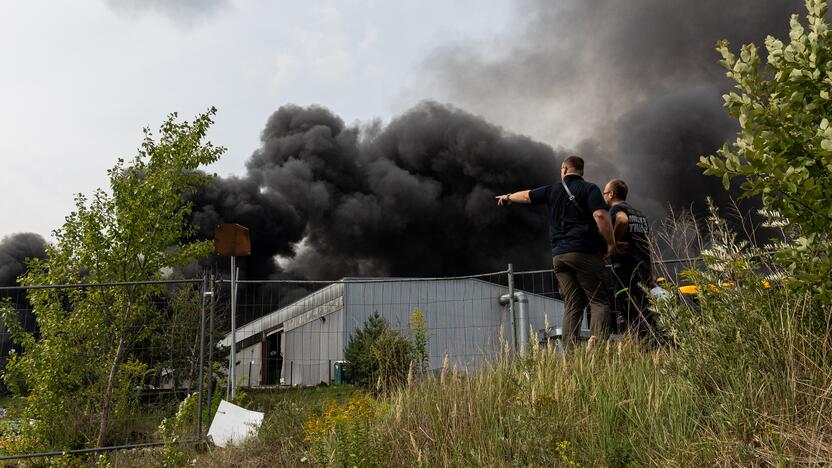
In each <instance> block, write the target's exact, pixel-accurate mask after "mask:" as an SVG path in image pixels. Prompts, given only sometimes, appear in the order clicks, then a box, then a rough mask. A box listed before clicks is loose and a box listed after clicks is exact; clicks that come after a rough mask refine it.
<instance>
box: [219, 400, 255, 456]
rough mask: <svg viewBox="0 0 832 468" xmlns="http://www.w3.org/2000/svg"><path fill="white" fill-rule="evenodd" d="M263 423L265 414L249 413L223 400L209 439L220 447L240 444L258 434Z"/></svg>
mask: <svg viewBox="0 0 832 468" xmlns="http://www.w3.org/2000/svg"><path fill="white" fill-rule="evenodd" d="M262 423H263V413H258V412H257V411H249V410H247V409H245V408H241V407H239V406H237V405H234V404H232V403H229V402H227V401H225V400H222V401H221V402H220V406H219V408H217V414H216V415H214V420H213V421H211V428H210V429H208V437H210V438H211V440H212V441H213V442H214V445H216V446H218V447H226V446H228V445H234V444H238V443H240V442H242V441H243V440H245V439H246V438H248V437H249V436H252V435H254V434H256V433H257V430H258V429H260V424H262Z"/></svg>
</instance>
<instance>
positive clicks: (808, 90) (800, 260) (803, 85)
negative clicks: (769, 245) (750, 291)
mask: <svg viewBox="0 0 832 468" xmlns="http://www.w3.org/2000/svg"><path fill="white" fill-rule="evenodd" d="M827 8H828V6H827V2H826V1H825V0H806V9H807V10H808V15H807V16H806V20H807V23H808V26H809V29H808V30H807V29H806V28H805V27H804V26H803V25H802V24H801V23H800V21H799V18H798V16H797V15H793V16H792V17H791V21H790V25H791V31H790V33H789V42H788V43H787V44H784V43H783V42H782V41H780V40H778V39H775V38H774V37H771V36H768V37H767V38H766V40H765V46H766V49H767V51H768V57H767V60H766V63H765V66H763V65H762V63H761V59H760V56H759V55H758V53H757V48H756V46H754V44H748V45H744V46H742V48H741V50H740V57H739V58H736V57H735V56H734V54H733V53H731V51H730V50H729V47H728V42H727V41H720V42H719V43H718V44H717V50H718V51H719V52H720V53H721V54H722V58H723V60H722V61H720V63H721V64H722V65H723V66H724V67H725V68H726V69H727V76H728V77H729V78H731V79H733V80H734V81H735V82H736V86H735V88H736V90H737V91H736V92H730V93H729V94H726V95H725V96H723V99H724V100H725V107H726V109H728V112H729V113H730V114H731V115H732V116H733V117H735V118H736V119H737V120H738V122H739V126H740V130H739V133H738V135H737V138H736V140H735V141H734V142H732V143H726V144H725V145H724V146H723V147H722V149H721V150H719V151H718V152H717V154H716V155H711V156H707V157H706V156H703V157H701V158H700V163H699V164H700V166H701V167H702V168H704V169H705V174H708V175H715V176H719V177H722V180H723V184H724V185H725V188H726V189H727V188H728V187H729V185H730V181H731V179H733V178H740V179H741V180H742V184H741V186H740V188H741V190H742V193H743V196H744V197H751V196H760V197H761V199H762V202H763V206H764V208H765V210H764V213H767V214H768V215H769V216H770V217H771V218H772V221H777V222H780V221H785V222H786V223H787V227H786V229H785V230H784V234H786V236H785V237H786V242H785V243H781V244H778V245H777V246H776V247H777V251H778V256H779V260H780V263H781V264H783V265H784V266H785V269H786V271H787V272H788V273H789V275H788V276H789V280H790V281H791V283H792V286H796V287H798V288H800V289H804V290H808V291H810V292H811V293H812V294H813V295H814V296H815V297H816V298H817V299H819V300H820V301H821V302H822V303H826V304H829V303H832V259H830V252H829V241H830V237H829V236H830V234H829V233H830V229H832V191H830V189H829V188H830V187H832V125H830V123H829V116H830V114H832V96H831V95H832V32H830V30H829V20H828V19H827V17H826V12H827Z"/></svg>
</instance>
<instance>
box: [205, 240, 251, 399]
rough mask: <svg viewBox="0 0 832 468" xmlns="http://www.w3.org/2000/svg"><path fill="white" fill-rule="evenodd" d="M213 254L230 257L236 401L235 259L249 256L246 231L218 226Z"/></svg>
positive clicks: (234, 396)
mask: <svg viewBox="0 0 832 468" xmlns="http://www.w3.org/2000/svg"><path fill="white" fill-rule="evenodd" d="M214 253H215V254H216V255H219V256H221V257H231V362H230V363H229V366H228V374H229V377H228V378H229V383H230V385H231V401H235V400H236V399H237V374H236V371H237V280H238V275H239V271H237V270H238V268H237V257H246V256H249V255H251V237H250V236H249V232H248V229H247V228H245V227H243V226H240V225H239V224H218V225H217V227H216V229H215V230H214Z"/></svg>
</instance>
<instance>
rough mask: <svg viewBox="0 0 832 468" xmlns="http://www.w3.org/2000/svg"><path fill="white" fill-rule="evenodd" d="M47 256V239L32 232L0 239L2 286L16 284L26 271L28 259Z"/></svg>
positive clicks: (0, 279) (0, 282)
mask: <svg viewBox="0 0 832 468" xmlns="http://www.w3.org/2000/svg"><path fill="white" fill-rule="evenodd" d="M28 258H40V259H43V258H46V241H45V240H43V237H41V236H39V235H38V234H34V233H31V232H27V233H19V234H12V235H10V236H7V237H4V238H3V240H2V241H0V286H16V285H17V284H18V282H17V278H18V277H19V276H21V275H22V274H23V273H25V272H26V263H25V262H26V259H28Z"/></svg>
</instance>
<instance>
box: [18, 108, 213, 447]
mask: <svg viewBox="0 0 832 468" xmlns="http://www.w3.org/2000/svg"><path fill="white" fill-rule="evenodd" d="M215 113H216V109H214V108H211V109H210V110H209V111H208V112H206V113H204V114H202V115H199V116H198V117H197V118H196V119H195V120H194V122H193V123H189V122H177V121H176V117H177V116H176V114H172V115H170V116H169V117H168V118H167V120H166V121H165V122H164V123H163V124H162V127H161V131H160V135H159V139H158V141H157V140H154V138H153V135H152V133H151V132H150V130H149V129H145V130H144V134H145V138H144V141H143V142H142V144H141V147H140V148H139V151H138V155H137V156H136V157H135V158H134V159H133V160H132V161H131V162H130V164H125V162H124V160H121V159H119V160H118V163H117V164H116V165H115V167H113V168H112V169H110V170H109V171H108V174H109V179H110V193H107V192H105V191H103V190H100V189H99V190H98V191H96V192H95V194H94V195H93V196H92V199H91V200H90V199H87V197H85V196H83V195H77V196H76V200H75V206H76V210H75V211H73V212H72V213H71V214H70V215H69V216H67V218H66V222H65V224H64V225H63V227H62V228H60V229H58V230H56V231H54V233H53V236H54V238H55V239H56V242H55V243H54V244H51V245H49V246H48V247H47V254H48V256H47V258H46V259H44V260H34V261H32V262H31V263H30V264H29V271H28V273H27V274H26V276H24V277H23V278H22V283H23V284H24V285H44V284H65V283H88V284H100V283H110V282H134V281H143V280H153V279H158V278H160V277H161V275H162V271H163V269H166V268H170V267H177V266H182V265H184V264H187V263H189V262H191V261H192V260H193V259H195V258H198V257H201V256H204V255H207V254H208V253H210V251H211V243H210V242H208V241H189V240H187V239H193V236H194V234H195V229H194V228H193V226H191V225H190V223H189V221H188V220H189V215H190V210H191V206H190V204H189V203H187V202H186V201H185V198H184V197H185V196H186V195H188V194H191V193H193V192H194V191H195V190H196V189H197V188H198V187H199V186H200V185H202V184H204V183H205V182H206V181H207V180H208V176H206V175H204V174H202V173H200V172H198V171H197V169H198V168H199V167H201V166H203V165H207V164H210V163H213V162H215V161H216V160H217V159H218V158H219V157H220V155H221V154H222V153H223V152H224V151H225V150H224V148H221V147H214V146H213V145H212V144H211V143H210V142H205V141H204V139H205V135H206V132H207V131H208V128H209V127H210V125H211V124H212V123H213V122H212V119H211V118H212V116H213V115H214V114H215ZM160 293H161V290H160V289H159V288H158V287H156V286H149V285H134V286H126V287H90V288H83V289H71V290H65V289H64V290H61V289H37V290H32V291H31V292H30V294H29V299H30V300H31V301H32V304H33V306H34V314H35V317H36V320H37V324H38V329H39V332H40V336H39V337H38V338H37V339H36V338H35V337H34V336H33V335H32V334H28V333H25V332H23V330H22V329H21V328H20V327H19V324H18V326H17V327H15V329H14V330H13V332H14V334H15V336H16V339H17V340H18V341H19V342H20V343H21V344H22V345H23V353H22V354H21V355H18V356H13V357H12V358H11V360H10V361H9V364H8V366H7V374H8V375H6V381H7V382H8V383H10V384H15V383H18V385H17V388H16V390H17V391H18V392H20V393H26V394H27V395H28V406H27V408H26V413H27V414H26V416H27V417H28V418H31V419H32V420H33V421H34V423H33V425H32V426H31V428H29V429H27V430H31V431H32V432H33V434H32V435H33V437H32V440H34V441H36V442H34V443H33V448H38V447H40V448H54V447H71V446H74V445H78V444H79V443H83V444H89V443H94V444H95V445H97V446H102V445H104V444H105V443H106V442H107V437H108V432H109V430H110V425H111V417H112V412H113V411H114V410H118V408H119V407H121V403H122V402H120V401H116V400H117V399H123V398H129V395H124V393H125V392H120V391H117V390H118V389H135V388H136V387H137V384H138V382H140V381H141V378H142V377H143V374H144V373H145V372H146V371H147V369H148V366H147V365H145V364H142V363H137V362H136V361H135V360H134V359H133V358H132V356H131V354H132V352H133V346H134V345H135V344H136V343H139V342H141V341H143V340H146V339H147V338H148V334H149V333H151V332H152V330H153V326H152V325H153V323H154V322H156V321H158V320H160V315H159V313H158V310H157V309H156V307H155V306H154V302H153V298H154V297H155V296H156V295H158V294H160ZM9 312H10V311H9V310H8V309H7V310H6V311H5V313H4V316H3V319H4V320H5V321H6V323H7V324H9V323H14V315H13V314H10V313H9ZM20 383H22V385H21V384H20ZM134 391H135V390H134Z"/></svg>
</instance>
